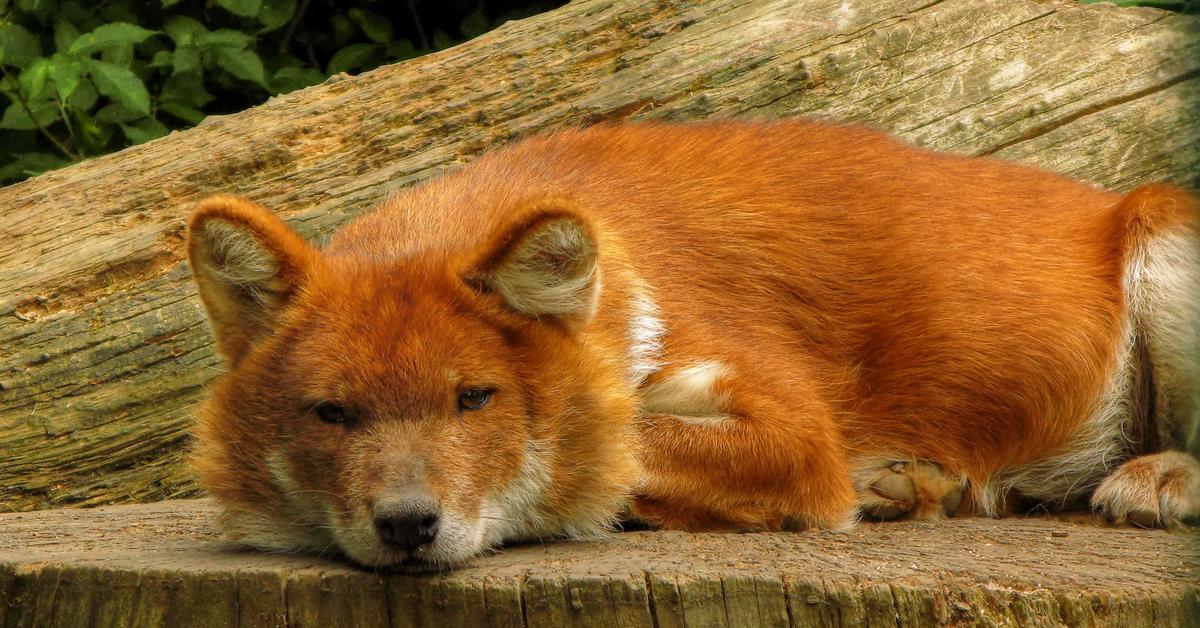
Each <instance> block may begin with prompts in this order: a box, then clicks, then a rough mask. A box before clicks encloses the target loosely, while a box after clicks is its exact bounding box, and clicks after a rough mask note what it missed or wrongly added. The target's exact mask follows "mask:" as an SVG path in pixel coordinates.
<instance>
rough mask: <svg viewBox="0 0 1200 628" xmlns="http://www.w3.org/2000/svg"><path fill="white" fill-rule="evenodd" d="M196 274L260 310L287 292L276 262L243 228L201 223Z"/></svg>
mask: <svg viewBox="0 0 1200 628" xmlns="http://www.w3.org/2000/svg"><path fill="white" fill-rule="evenodd" d="M203 231H204V234H203V251H202V256H201V257H200V259H198V260H196V263H197V265H198V266H200V268H198V270H199V271H201V272H204V273H207V274H209V275H210V276H211V277H212V279H213V280H215V282H216V283H218V284H222V285H223V286H224V287H225V288H226V289H227V290H230V291H231V292H235V293H236V292H240V293H242V294H244V295H246V296H248V297H250V298H251V299H252V300H253V301H254V302H256V303H257V304H259V305H260V306H264V307H270V306H273V305H275V304H276V302H277V301H278V295H279V294H280V293H282V292H284V291H286V289H287V285H286V283H285V282H284V281H283V279H282V278H281V277H280V266H279V260H278V259H277V258H276V257H275V255H274V254H273V253H272V252H271V251H270V250H269V249H267V247H265V246H263V244H262V242H261V241H259V239H258V238H257V237H255V236H254V235H253V233H251V231H250V230H249V229H247V228H245V227H241V226H238V225H235V224H234V223H231V222H227V221H225V220H221V219H219V218H214V219H211V220H208V221H207V222H205V223H204V227H203Z"/></svg>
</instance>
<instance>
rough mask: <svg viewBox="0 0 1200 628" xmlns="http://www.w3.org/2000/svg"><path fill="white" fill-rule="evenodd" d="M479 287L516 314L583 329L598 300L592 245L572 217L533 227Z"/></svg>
mask: <svg viewBox="0 0 1200 628" xmlns="http://www.w3.org/2000/svg"><path fill="white" fill-rule="evenodd" d="M484 282H485V284H486V285H487V286H488V287H489V288H490V289H491V290H492V291H493V292H495V293H497V294H499V295H500V296H501V297H502V298H503V299H504V301H505V302H506V303H507V304H508V306H509V307H511V308H512V309H514V310H516V311H518V312H520V313H522V314H526V315H528V316H533V317H535V318H540V317H544V316H546V317H557V318H561V319H564V320H567V321H568V322H570V323H572V324H574V325H581V324H584V323H586V322H587V321H588V320H590V319H591V317H592V315H593V314H594V313H595V309H596V305H597V302H598V300H599V296H600V269H599V266H598V265H597V250H596V242H595V240H594V239H593V237H592V234H591V231H590V230H589V229H588V227H587V225H585V224H584V223H583V222H581V221H580V220H579V219H577V218H575V217H572V216H555V217H551V218H549V219H546V220H542V221H539V222H536V223H535V224H533V226H531V227H529V228H528V230H527V231H526V232H525V233H523V234H520V235H519V236H518V237H517V238H516V239H515V242H514V244H513V245H512V246H511V248H510V250H509V251H508V252H507V253H506V254H505V255H504V257H503V258H502V259H501V261H500V262H499V263H498V264H497V265H496V266H495V267H493V268H492V269H491V270H490V271H489V272H487V273H486V274H485V279H484Z"/></svg>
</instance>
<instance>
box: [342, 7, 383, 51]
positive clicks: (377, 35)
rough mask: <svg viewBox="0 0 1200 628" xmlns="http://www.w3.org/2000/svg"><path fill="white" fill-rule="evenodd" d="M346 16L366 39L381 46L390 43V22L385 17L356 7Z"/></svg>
mask: <svg viewBox="0 0 1200 628" xmlns="http://www.w3.org/2000/svg"><path fill="white" fill-rule="evenodd" d="M346 15H348V16H349V17H350V21H352V22H354V23H355V24H358V27H359V28H361V29H362V32H363V33H364V34H366V36H367V39H370V40H371V41H374V42H378V43H381V44H386V43H388V42H389V41H391V39H392V21H391V20H389V19H387V17H385V16H382V15H380V14H378V13H375V12H372V11H365V10H363V9H359V8H357V7H356V8H353V9H350V10H349V11H348V12H347V13H346Z"/></svg>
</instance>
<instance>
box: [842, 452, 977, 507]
mask: <svg viewBox="0 0 1200 628" xmlns="http://www.w3.org/2000/svg"><path fill="white" fill-rule="evenodd" d="M858 480H859V481H858V482H857V484H858V486H859V501H858V503H859V512H860V513H862V515H863V516H864V517H866V518H868V519H875V520H877V521H892V520H894V519H900V518H904V517H907V518H909V519H939V518H942V517H953V516H954V513H955V512H956V511H957V510H958V506H959V504H960V503H961V502H962V496H963V482H962V480H961V479H960V478H958V477H955V476H953V475H950V474H947V473H946V472H945V471H944V470H943V469H942V467H941V466H940V465H938V464H936V463H933V462H925V461H894V462H891V463H890V464H887V466H884V467H883V468H877V469H876V470H874V471H873V472H872V471H870V470H867V471H865V472H863V473H859V474H858Z"/></svg>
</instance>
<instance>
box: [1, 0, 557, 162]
mask: <svg viewBox="0 0 1200 628" xmlns="http://www.w3.org/2000/svg"><path fill="white" fill-rule="evenodd" d="M562 4H565V2H563V1H561V0H486V1H480V0H399V1H388V0H355V1H351V2H337V1H335V0H207V1H205V0H0V72H2V74H0V107H2V111H3V113H2V114H0V185H3V184H5V183H11V182H14V181H19V180H21V179H24V178H26V177H29V176H32V175H35V174H38V173H40V172H43V171H46V170H50V169H53V168H58V167H61V166H64V165H67V164H70V163H73V162H76V161H79V160H81V159H86V158H88V157H93V156H96V155H100V154H104V153H109V152H112V151H115V150H119V149H121V148H124V147H126V146H131V145H133V144H140V143H142V142H146V141H149V140H152V139H154V138H157V137H161V136H163V135H166V134H167V133H168V132H170V131H171V130H172V129H181V128H186V127H190V126H192V125H195V124H196V123H198V122H200V120H202V119H203V118H204V117H205V116H206V115H209V114H221V113H231V112H234V111H239V110H241V109H245V108H246V107H251V106H254V105H257V104H259V103H262V102H263V101H265V100H266V99H267V98H268V97H270V96H272V95H275V94H282V93H286V92H290V91H292V90H295V89H299V88H302V87H306V86H308V85H313V84H316V83H320V82H321V81H323V80H325V78H327V77H328V76H330V75H333V74H337V73H339V72H351V73H357V72H361V71H364V70H369V69H371V68H374V67H376V66H379V65H381V64H384V63H391V62H395V61H401V60H404V59H409V58H412V57H416V56H419V55H422V54H426V53H429V52H434V51H437V50H441V49H443V48H448V47H450V46H453V45H455V44H458V43H460V42H462V41H465V40H467V39H470V38H472V37H475V36H478V35H480V34H482V33H484V32H486V31H488V30H490V29H492V28H495V27H497V26H499V25H500V24H502V23H504V22H506V21H508V20H511V19H519V18H523V17H528V16H530V15H533V14H535V13H538V12H541V11H546V10H549V9H552V8H554V7H557V6H559V5H562Z"/></svg>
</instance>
